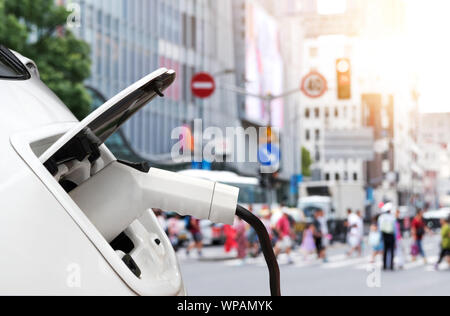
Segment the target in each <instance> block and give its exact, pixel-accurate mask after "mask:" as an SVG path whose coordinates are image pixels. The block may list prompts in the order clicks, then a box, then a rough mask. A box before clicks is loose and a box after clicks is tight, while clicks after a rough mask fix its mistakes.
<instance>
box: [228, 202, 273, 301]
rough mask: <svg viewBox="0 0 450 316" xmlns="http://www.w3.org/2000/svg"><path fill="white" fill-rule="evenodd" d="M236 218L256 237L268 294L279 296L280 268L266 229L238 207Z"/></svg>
mask: <svg viewBox="0 0 450 316" xmlns="http://www.w3.org/2000/svg"><path fill="white" fill-rule="evenodd" d="M236 216H238V217H240V218H241V219H242V220H244V221H245V222H247V223H248V224H249V225H250V226H251V227H252V228H253V229H254V230H255V232H256V234H257V235H258V240H259V243H260V245H261V251H262V253H263V255H264V258H265V259H266V263H267V268H268V269H269V276H270V293H271V295H272V296H281V289H280V268H279V266H278V261H277V258H276V257H275V253H274V252H273V248H272V242H271V241H270V237H269V234H268V233H267V230H266V227H265V226H264V224H263V223H262V222H261V220H260V219H259V218H258V217H256V216H255V215H253V214H252V213H251V212H250V211H249V210H247V209H245V208H243V207H242V206H240V205H238V206H237V208H236Z"/></svg>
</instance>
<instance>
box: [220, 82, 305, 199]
mask: <svg viewBox="0 0 450 316" xmlns="http://www.w3.org/2000/svg"><path fill="white" fill-rule="evenodd" d="M220 88H222V89H224V90H228V91H231V92H234V93H237V94H241V95H244V96H248V97H254V98H258V99H260V100H262V101H263V102H264V108H265V110H266V111H267V115H268V127H270V128H272V124H273V118H272V103H273V101H275V100H278V99H284V98H287V97H289V96H291V95H294V94H296V93H300V92H301V90H300V89H293V90H288V91H285V92H283V93H281V94H279V95H276V96H274V95H272V93H268V94H266V95H260V94H255V93H251V92H248V91H247V90H246V89H244V88H240V87H235V86H232V85H221V86H220ZM298 111H299V106H296V107H295V118H296V122H295V124H294V126H295V127H294V128H295V133H294V147H295V148H294V161H295V162H294V172H296V174H295V175H294V176H295V178H296V179H295V180H296V185H297V190H298V191H299V195H300V189H299V187H298V183H297V178H298V176H299V175H300V174H302V146H301V141H299V140H301V137H300V138H298V137H299V126H298V120H299V119H300V115H299V113H298ZM297 138H298V139H297ZM297 155H298V156H299V157H300V158H298V156H297ZM297 164H299V165H297ZM290 180H291V179H290ZM294 198H295V197H294ZM275 200H276V196H275V191H274V190H273V188H272V187H271V184H270V183H269V189H268V201H269V203H271V204H272V203H273V201H275ZM291 200H292V194H291Z"/></svg>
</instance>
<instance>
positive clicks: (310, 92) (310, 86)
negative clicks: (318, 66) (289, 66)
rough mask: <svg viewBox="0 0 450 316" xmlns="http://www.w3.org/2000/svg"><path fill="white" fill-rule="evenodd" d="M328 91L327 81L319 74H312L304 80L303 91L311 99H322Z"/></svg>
mask: <svg viewBox="0 0 450 316" xmlns="http://www.w3.org/2000/svg"><path fill="white" fill-rule="evenodd" d="M327 89H328V84H327V80H326V79H325V77H324V76H322V75H321V74H320V73H318V72H310V73H309V74H307V75H306V76H305V77H304V78H303V81H302V86H301V90H302V91H303V93H304V94H305V95H306V96H307V97H309V98H313V99H314V98H320V97H321V96H323V95H324V94H325V92H327Z"/></svg>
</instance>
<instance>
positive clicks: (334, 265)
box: [179, 238, 449, 272]
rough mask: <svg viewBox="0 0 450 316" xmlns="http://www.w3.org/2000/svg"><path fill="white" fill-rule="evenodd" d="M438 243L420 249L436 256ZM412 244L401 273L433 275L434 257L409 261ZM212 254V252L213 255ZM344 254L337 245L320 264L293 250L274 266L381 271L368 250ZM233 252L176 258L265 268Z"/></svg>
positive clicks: (260, 261) (342, 247)
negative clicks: (357, 254)
mask: <svg viewBox="0 0 450 316" xmlns="http://www.w3.org/2000/svg"><path fill="white" fill-rule="evenodd" d="M438 241H439V240H438V239H437V238H430V239H428V242H427V243H425V244H424V249H425V252H426V253H427V254H437V253H438V252H439V248H438V245H439V242H438ZM411 243H412V241H411V240H405V241H404V243H403V249H404V251H403V253H404V257H405V263H404V265H403V268H402V270H403V271H408V270H415V269H418V270H420V269H422V270H424V271H427V272H435V267H434V264H435V263H436V262H437V260H438V257H437V256H429V257H428V258H427V263H426V262H425V261H424V260H423V259H421V258H418V259H417V261H413V258H412V257H411V256H410V255H409V254H408V249H410V246H411ZM213 250H214V251H213ZM347 250H348V247H346V246H345V245H337V246H333V247H330V249H329V255H328V258H327V262H323V261H322V260H319V259H317V258H316V255H315V254H313V255H309V256H305V255H303V254H302V253H300V251H299V250H298V249H297V250H293V251H292V253H291V259H292V262H289V259H288V257H287V256H286V254H281V255H280V256H279V258H278V263H279V265H280V267H282V268H283V267H286V268H297V269H308V268H312V269H324V270H339V269H353V270H355V271H372V270H373V269H382V267H383V264H382V257H381V256H378V257H377V260H376V262H375V263H371V261H372V255H371V254H370V250H369V249H366V251H364V253H365V255H363V256H362V257H357V256H353V257H349V256H347V254H346V253H345V252H346V251H347ZM210 255H212V257H214V258H215V259H214V260H211V258H209V257H210ZM235 255H236V253H235V252H232V253H229V254H226V255H224V253H223V249H222V248H215V249H211V250H210V252H209V253H208V252H206V253H205V254H204V256H203V257H202V258H187V257H186V256H185V255H183V254H182V253H181V254H179V258H180V260H181V261H184V260H196V259H197V260H201V261H214V262H215V264H221V265H225V266H228V267H239V266H246V267H248V266H254V267H260V268H266V266H267V265H266V262H265V260H264V257H263V256H262V255H261V256H259V257H257V258H252V257H249V258H246V259H245V260H241V259H235ZM398 263H399V261H398V260H397V258H396V259H395V264H396V265H395V266H396V268H397V269H398V268H399V266H398ZM448 268H449V267H448V265H447V263H445V262H444V263H443V264H442V266H441V267H440V270H445V269H448Z"/></svg>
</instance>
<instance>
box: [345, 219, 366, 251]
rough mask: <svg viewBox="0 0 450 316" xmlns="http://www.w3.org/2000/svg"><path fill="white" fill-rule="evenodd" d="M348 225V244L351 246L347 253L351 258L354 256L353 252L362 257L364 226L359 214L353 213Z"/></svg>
mask: <svg viewBox="0 0 450 316" xmlns="http://www.w3.org/2000/svg"><path fill="white" fill-rule="evenodd" d="M347 223H348V224H347V225H348V244H349V245H350V251H349V252H348V253H347V255H348V256H349V257H351V256H352V255H353V252H355V251H356V252H357V253H358V255H359V256H360V257H361V255H362V248H361V243H362V239H363V232H364V224H363V221H362V219H361V218H360V217H359V215H358V214H354V213H351V214H349V216H348V219H347Z"/></svg>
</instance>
